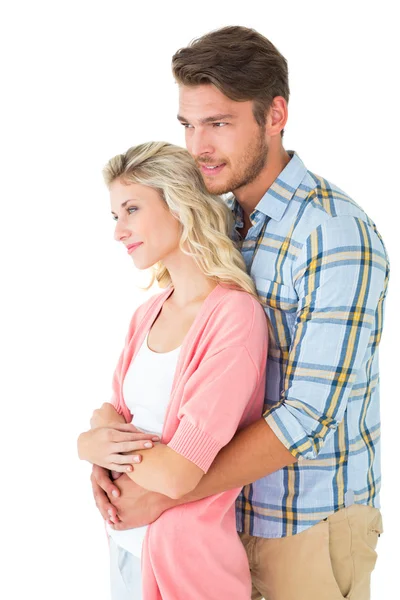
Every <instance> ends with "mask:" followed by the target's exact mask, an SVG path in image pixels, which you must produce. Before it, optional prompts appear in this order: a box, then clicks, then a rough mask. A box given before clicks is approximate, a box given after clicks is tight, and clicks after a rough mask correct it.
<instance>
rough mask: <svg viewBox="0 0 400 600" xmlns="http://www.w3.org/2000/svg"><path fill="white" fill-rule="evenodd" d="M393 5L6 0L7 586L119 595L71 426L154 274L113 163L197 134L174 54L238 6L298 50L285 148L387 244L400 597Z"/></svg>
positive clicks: (51, 594)
mask: <svg viewBox="0 0 400 600" xmlns="http://www.w3.org/2000/svg"><path fill="white" fill-rule="evenodd" d="M394 7H395V2H389V1H384V0H381V1H380V2H379V3H375V2H370V3H369V2H365V1H364V2H355V1H351V0H348V1H347V2H341V1H338V0H336V1H335V2H332V3H331V2H330V3H328V2H311V1H303V2H290V1H289V2H288V1H285V2H280V3H278V2H276V1H274V2H270V1H268V0H264V1H262V2H254V1H251V0H246V2H239V3H238V4H237V5H236V4H235V3H233V2H226V1H219V2H211V3H198V2H192V1H189V0H187V1H186V2H172V1H169V2H159V3H158V2H148V3H141V2H140V3H139V2H136V1H134V0H131V1H129V2H128V1H118V0H114V1H113V2H111V1H110V2H102V1H96V2H90V1H85V0H80V1H73V0H70V1H69V2H61V1H58V2H41V1H40V0H37V1H36V2H29V1H26V2H19V1H18V0H14V1H13V2H8V5H7V6H6V4H5V3H4V5H3V8H2V9H1V17H0V44H1V47H0V51H1V54H0V55H1V57H2V59H1V60H2V65H1V81H2V88H3V91H2V93H1V97H0V102H1V110H0V137H1V141H0V144H1V166H2V177H1V207H2V211H1V214H2V217H1V220H0V226H1V231H0V243H1V258H2V260H1V282H2V290H3V292H2V294H1V351H2V367H3V368H2V376H1V398H2V407H3V410H2V414H3V418H2V435H1V436H0V439H1V442H0V443H1V450H2V454H1V456H2V459H3V466H4V471H3V478H2V494H1V499H2V514H3V519H4V521H3V527H2V532H1V539H2V542H3V543H2V547H3V553H2V554H3V559H2V564H1V571H2V575H1V579H0V595H1V597H2V598H7V600H8V599H12V598H15V599H22V598H27V597H33V598H36V597H37V598H41V599H43V600H45V599H50V598H51V599H54V598H57V599H58V600H63V599H68V600H69V599H70V598H75V599H76V600H80V599H82V600H83V599H86V598H96V599H97V600H103V599H106V598H108V563H107V543H106V539H105V535H104V530H103V526H102V521H101V518H100V516H99V514H98V513H97V511H96V509H95V506H94V502H93V500H92V496H91V491H90V485H89V472H90V468H89V465H88V464H86V463H80V462H79V461H78V459H77V455H76V437H77V435H78V433H79V432H80V431H82V430H83V429H85V428H87V426H88V419H89V416H90V414H91V411H92V409H93V408H94V407H96V406H98V405H99V404H101V403H102V402H103V401H105V400H108V399H109V396H110V384H111V377H112V373H113V369H114V366H115V363H116V360H117V358H118V355H119V352H120V350H121V346H122V343H123V340H124V337H125V332H126V328H127V325H128V321H129V318H130V316H131V314H132V312H133V309H134V308H135V307H136V306H137V305H138V304H139V303H140V302H142V301H143V299H144V296H143V293H141V292H140V291H138V289H137V285H138V283H143V281H144V280H143V277H138V274H137V273H135V272H134V269H133V266H132V263H131V259H130V257H128V256H127V255H126V253H125V252H123V250H122V249H121V248H119V247H118V245H117V244H116V243H115V242H114V241H113V222H112V220H111V217H110V212H109V210H110V209H109V205H108V196H107V192H106V189H105V188H104V186H103V183H102V178H101V169H102V166H103V165H104V164H105V162H106V161H107V160H108V159H109V158H110V157H111V156H113V155H114V154H116V153H119V152H122V151H125V150H126V149H127V148H128V147H129V146H131V145H134V144H137V143H140V142H143V141H148V140H168V141H171V142H175V143H178V144H182V145H183V144H184V136H183V129H182V127H181V125H179V124H178V122H177V121H176V113H177V86H176V85H175V84H174V82H173V78H172V75H171V72H170V61H171V56H172V54H173V53H174V52H175V51H176V50H177V49H178V48H180V47H182V46H184V45H187V44H188V43H189V41H190V40H191V39H192V38H194V37H197V36H200V35H202V34H204V33H206V32H207V31H209V30H211V29H215V28H217V27H221V26H224V25H233V24H240V25H245V26H250V27H255V28H256V29H258V30H259V31H260V32H261V33H262V34H264V35H266V36H267V37H269V38H270V39H271V41H272V42H273V43H274V44H275V45H276V46H277V47H278V48H279V50H280V51H281V52H282V53H283V54H284V56H285V57H286V58H287V60H288V62H289V69H290V85H291V99H290V103H289V109H290V116H289V123H288V125H287V127H286V133H285V144H286V148H287V149H296V150H297V152H298V153H299V154H300V156H301V157H302V159H303V160H304V161H305V163H306V165H307V166H308V167H309V168H310V169H311V170H312V171H314V172H316V173H318V174H320V175H323V176H324V177H326V178H328V179H330V180H331V181H332V182H334V183H336V184H337V185H339V186H340V187H341V188H343V189H344V190H346V191H347V192H348V193H349V194H350V195H351V196H353V197H354V199H355V200H356V201H357V202H358V203H359V204H361V205H362V206H363V207H364V208H365V209H366V211H367V212H368V213H369V215H370V216H371V217H372V219H374V220H375V222H376V223H377V225H378V228H379V230H380V232H381V233H382V235H383V237H384V239H385V242H386V244H387V247H388V250H389V253H390V256H391V261H392V279H391V285H390V291H389V301H388V303H387V312H386V328H385V331H384V335H383V341H382V345H381V367H382V368H381V385H382V420H383V426H382V430H383V492H382V503H383V516H384V525H385V529H386V532H385V534H384V536H382V537H381V540H380V544H379V553H380V558H379V561H378V565H377V569H376V571H375V574H374V580H373V595H372V598H373V600H380V599H381V598H387V597H391V596H393V595H395V593H393V594H392V593H391V591H392V592H394V590H395V589H396V587H395V582H396V580H397V577H396V572H395V569H396V568H397V562H398V559H396V558H395V555H397V556H398V545H397V543H398V539H399V525H398V498H399V496H398V494H397V493H396V490H397V489H398V476H397V466H398V458H397V455H398V451H397V450H396V448H398V447H397V446H396V438H397V436H398V423H399V417H400V410H399V402H398V393H399V386H398V383H397V378H396V372H397V371H398V370H399V367H398V355H397V353H396V340H398V339H399V333H400V332H399V328H398V318H396V316H395V306H396V300H397V299H398V298H399V293H400V290H399V275H398V257H399V252H398V239H396V238H398V235H399V234H398V231H399V225H398V221H397V219H398V215H399V210H398V202H399V194H398V186H397V177H398V175H397V174H398V171H399V168H398V160H399V156H398V153H397V155H396V150H397V147H398V139H399V118H398V106H399V95H398V91H397V88H398V84H399V82H398V59H399V47H398V45H397V42H396V37H397V34H398V31H397V26H396V19H395V8H394ZM396 80H397V81H396ZM384 590H385V591H384ZM188 600H190V599H188Z"/></svg>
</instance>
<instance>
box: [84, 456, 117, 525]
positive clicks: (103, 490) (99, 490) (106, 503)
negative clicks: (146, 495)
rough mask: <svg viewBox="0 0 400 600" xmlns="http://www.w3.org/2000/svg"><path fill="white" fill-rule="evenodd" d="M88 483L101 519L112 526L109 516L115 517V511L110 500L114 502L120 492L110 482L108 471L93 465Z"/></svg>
mask: <svg viewBox="0 0 400 600" xmlns="http://www.w3.org/2000/svg"><path fill="white" fill-rule="evenodd" d="M90 481H91V483H92V490H93V496H94V501H95V502H96V506H97V508H98V509H99V511H100V514H101V516H102V517H103V519H104V520H105V521H107V522H108V523H109V524H111V525H112V523H111V521H110V516H111V515H113V516H114V517H116V513H117V509H116V508H115V506H113V505H112V504H111V502H110V498H113V501H114V499H115V498H116V497H117V496H119V495H120V491H119V489H118V488H117V486H116V485H114V484H113V482H112V481H111V479H110V477H109V471H108V470H107V469H104V468H103V467H99V466H98V465H93V469H92V474H91V476H90Z"/></svg>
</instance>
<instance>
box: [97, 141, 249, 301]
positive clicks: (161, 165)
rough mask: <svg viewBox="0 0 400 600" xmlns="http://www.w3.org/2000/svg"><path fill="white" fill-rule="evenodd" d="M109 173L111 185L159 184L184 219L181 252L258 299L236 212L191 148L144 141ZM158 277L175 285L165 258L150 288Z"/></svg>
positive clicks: (112, 162) (106, 177) (110, 164)
mask: <svg viewBox="0 0 400 600" xmlns="http://www.w3.org/2000/svg"><path fill="white" fill-rule="evenodd" d="M103 177H104V180H105V182H106V185H107V186H108V187H109V186H110V185H111V183H112V182H113V181H115V180H116V179H119V180H120V181H122V182H123V183H126V184H129V183H138V184H141V185H146V186H148V187H151V188H154V189H156V190H157V191H158V192H159V194H160V195H161V197H162V198H163V200H164V201H165V202H166V204H167V205H168V208H169V210H170V212H171V214H172V215H173V216H175V218H176V219H178V221H179V222H180V223H181V226H182V232H181V238H180V244H179V247H180V249H181V251H182V252H184V253H185V254H187V255H189V256H192V257H193V258H194V260H195V261H196V263H197V265H198V267H199V268H200V269H201V271H202V272H203V273H204V275H206V276H207V277H209V278H211V279H213V280H215V281H217V282H218V283H222V284H227V285H229V286H233V287H236V288H239V289H242V290H244V291H246V292H248V293H250V294H251V295H252V296H254V297H255V298H257V300H258V296H257V293H256V289H255V286H254V283H253V280H252V279H251V277H250V276H249V275H248V274H247V272H246V265H245V262H244V260H243V257H242V255H241V253H240V251H239V250H238V249H237V248H236V247H235V245H234V243H233V241H232V240H231V238H230V233H231V232H232V231H233V216H232V213H231V211H230V210H229V208H228V207H227V206H226V204H225V203H224V201H223V200H222V199H221V198H220V197H219V196H214V195H212V194H210V193H209V192H208V191H207V188H206V186H205V184H204V181H203V177H202V175H201V173H200V171H199V170H198V167H197V165H196V163H195V162H194V160H193V159H192V157H191V156H190V154H189V152H188V151H187V150H185V149H184V148H180V147H179V146H174V145H173V144H169V143H167V142H148V143H146V144H141V145H139V146H135V147H133V148H129V150H128V151H127V152H125V154H118V155H117V156H114V158H111V159H110V160H109V161H108V163H107V165H106V166H105V167H104V169H103ZM155 280H157V282H158V285H159V286H160V287H161V288H165V287H168V285H170V284H172V281H171V277H170V274H169V273H168V270H167V268H166V267H165V266H164V265H163V264H162V262H159V263H157V264H156V265H154V266H153V277H152V280H151V283H150V285H149V286H148V288H150V287H151V286H152V285H153V283H154V281H155ZM148 288H147V289H148Z"/></svg>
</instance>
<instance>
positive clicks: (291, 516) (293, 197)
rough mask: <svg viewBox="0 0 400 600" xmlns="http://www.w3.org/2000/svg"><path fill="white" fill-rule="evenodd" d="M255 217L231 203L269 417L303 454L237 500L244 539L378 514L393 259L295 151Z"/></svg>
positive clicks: (363, 218)
mask: <svg viewBox="0 0 400 600" xmlns="http://www.w3.org/2000/svg"><path fill="white" fill-rule="evenodd" d="M290 154H291V160H290V162H289V163H288V165H287V166H286V168H285V169H284V170H283V171H282V172H281V173H280V175H279V177H278V178H277V179H276V180H275V181H274V183H273V184H272V186H271V187H270V188H269V190H268V191H267V193H266V194H265V195H264V196H263V198H262V199H261V201H260V202H259V204H258V205H257V207H256V208H255V209H254V211H253V212H252V214H251V215H250V220H251V224H252V226H251V228H250V229H249V231H248V233H247V236H246V238H245V239H244V240H243V241H242V242H240V241H239V236H238V235H237V232H238V230H240V228H241V227H243V213H242V209H241V207H240V205H239V204H238V202H237V201H236V200H235V198H231V199H230V200H227V202H228V205H229V206H230V208H231V209H232V211H233V213H234V216H235V220H236V224H235V227H236V235H237V239H238V243H239V245H240V247H241V251H242V254H243V257H244V259H245V262H246V265H247V268H248V271H249V273H250V274H251V276H252V278H253V280H254V281H255V284H256V287H257V291H258V294H259V297H260V300H261V301H262V303H263V305H264V307H265V312H266V314H267V315H268V317H269V319H270V321H271V324H272V329H273V332H274V337H275V339H272V340H270V350H269V357H268V366H267V386H266V396H265V406H264V418H265V420H266V422H267V423H268V425H269V426H270V427H271V428H272V430H273V431H274V433H275V434H276V435H277V437H278V438H279V440H280V441H281V442H282V443H283V444H284V445H285V446H286V448H288V449H289V450H290V452H291V453H292V454H293V455H294V456H296V457H297V458H298V461H297V462H296V463H295V464H294V465H291V466H289V467H286V468H284V469H281V470H280V471H277V472H275V473H272V474H271V475H268V476H267V477H264V478H263V479H260V480H258V481H256V482H255V483H254V484H252V485H248V486H245V487H244V488H243V491H242V493H241V495H240V496H239V498H238V500H237V505H236V508H237V510H236V516H237V528H238V531H245V532H246V533H249V534H251V535H255V536H260V537H267V538H275V537H282V536H287V535H293V534H296V533H299V532H301V531H303V530H305V529H307V528H308V527H310V526H312V525H314V524H316V523H318V522H319V521H321V520H322V519H324V518H325V517H327V516H328V515H329V514H331V513H333V512H334V511H337V510H339V509H340V508H342V507H344V506H348V505H350V504H352V503H354V502H355V503H360V504H368V505H370V506H375V507H379V489H380V484H381V471H380V418H379V370H378V346H379V342H380V339H381V334H382V322H383V312H384V301H385V296H386V291H387V283H388V277H389V263H388V257H387V254H386V250H385V247H384V244H383V242H382V239H381V237H380V235H379V233H378V231H377V229H376V227H375V224H374V223H373V222H372V221H371V219H369V217H368V216H367V215H366V214H365V212H364V211H363V210H362V209H361V208H360V207H359V206H358V205H357V204H355V202H353V201H352V200H351V199H350V198H349V197H348V196H347V195H346V194H345V193H344V192H342V191H341V190H340V189H338V188H337V187H335V186H334V185H331V184H330V183H328V182H327V181H326V180H325V179H322V178H321V177H318V176H316V175H314V174H312V173H310V171H308V170H307V169H306V168H305V166H304V164H303V163H302V161H301V160H300V158H299V157H298V156H297V154H295V153H290Z"/></svg>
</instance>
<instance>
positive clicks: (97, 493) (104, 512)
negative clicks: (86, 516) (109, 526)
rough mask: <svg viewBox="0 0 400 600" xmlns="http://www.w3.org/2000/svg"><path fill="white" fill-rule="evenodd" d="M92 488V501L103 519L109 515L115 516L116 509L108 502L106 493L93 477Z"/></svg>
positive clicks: (108, 517) (106, 518)
mask: <svg viewBox="0 0 400 600" xmlns="http://www.w3.org/2000/svg"><path fill="white" fill-rule="evenodd" d="M92 489H93V496H94V501H95V503H96V506H97V508H98V510H99V511H100V514H101V516H102V517H103V519H104V520H108V519H110V516H111V515H112V516H115V515H116V514H117V509H116V508H115V506H113V505H112V504H111V503H110V501H109V499H108V497H107V495H106V494H105V493H104V491H103V490H102V489H101V487H100V486H99V485H98V483H97V482H96V480H95V479H94V478H93V479H92Z"/></svg>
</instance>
